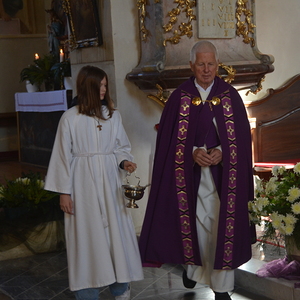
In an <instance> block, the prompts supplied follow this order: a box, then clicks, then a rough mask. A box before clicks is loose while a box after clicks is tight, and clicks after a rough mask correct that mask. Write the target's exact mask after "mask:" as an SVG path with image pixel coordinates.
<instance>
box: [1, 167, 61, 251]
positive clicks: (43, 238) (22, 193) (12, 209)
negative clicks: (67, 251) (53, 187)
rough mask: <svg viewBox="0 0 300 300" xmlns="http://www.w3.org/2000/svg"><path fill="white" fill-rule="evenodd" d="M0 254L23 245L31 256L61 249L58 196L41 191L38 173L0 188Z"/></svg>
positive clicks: (7, 183) (42, 183)
mask: <svg viewBox="0 0 300 300" xmlns="http://www.w3.org/2000/svg"><path fill="white" fill-rule="evenodd" d="M0 207H1V210H0V228H1V230H0V251H3V250H5V251H7V250H9V249H12V248H15V247H18V246H19V245H20V244H22V243H23V244H24V246H26V247H27V248H28V249H29V250H30V251H32V252H33V253H43V252H49V251H54V250H61V249H64V247H65V241H64V228H63V226H64V225H63V224H64V223H63V216H64V214H63V212H62V211H61V209H60V206H59V195H58V194H57V193H54V192H50V191H47V190H45V189H44V180H42V178H41V175H40V173H32V172H30V173H28V174H24V173H23V174H22V176H21V177H19V178H16V179H14V180H6V183H5V184H3V185H0Z"/></svg>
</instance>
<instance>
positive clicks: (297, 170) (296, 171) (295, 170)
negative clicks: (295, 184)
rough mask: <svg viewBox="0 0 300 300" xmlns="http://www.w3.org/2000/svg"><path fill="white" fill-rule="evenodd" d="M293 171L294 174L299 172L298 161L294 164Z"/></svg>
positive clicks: (299, 163)
mask: <svg viewBox="0 0 300 300" xmlns="http://www.w3.org/2000/svg"><path fill="white" fill-rule="evenodd" d="M294 172H295V173H296V174H300V162H298V163H297V164H296V165H295V166H294Z"/></svg>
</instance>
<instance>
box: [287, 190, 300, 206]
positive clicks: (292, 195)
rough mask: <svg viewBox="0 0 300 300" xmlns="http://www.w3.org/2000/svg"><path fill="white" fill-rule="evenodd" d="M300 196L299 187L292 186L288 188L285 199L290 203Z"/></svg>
mask: <svg viewBox="0 0 300 300" xmlns="http://www.w3.org/2000/svg"><path fill="white" fill-rule="evenodd" d="M299 197H300V189H298V188H297V187H295V186H293V187H291V188H290V189H289V196H288V197H287V200H288V201H289V202H291V203H293V202H294V201H295V200H297V199H298V198H299Z"/></svg>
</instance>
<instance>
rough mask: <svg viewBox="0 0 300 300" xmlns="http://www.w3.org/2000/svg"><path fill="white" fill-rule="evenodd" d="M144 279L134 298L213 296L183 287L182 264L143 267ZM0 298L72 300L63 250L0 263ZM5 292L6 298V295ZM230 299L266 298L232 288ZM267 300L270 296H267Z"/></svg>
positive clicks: (107, 299)
mask: <svg viewBox="0 0 300 300" xmlns="http://www.w3.org/2000/svg"><path fill="white" fill-rule="evenodd" d="M144 274H145V279H144V280H142V281H139V282H133V283H132V284H131V299H134V300H166V299H168V300H177V299H178V300H204V299H207V300H208V299H212V300H213V299H214V295H213V293H212V292H211V290H210V289H209V288H208V287H206V286H202V285H200V284H198V285H196V287H195V288H194V289H192V290H188V289H185V288H184V286H183V284H182V280H181V274H182V267H181V266H178V265H177V266H174V265H164V266H163V267H162V268H159V269H157V268H145V269H144ZM0 290H2V292H3V293H4V295H2V296H1V295H0V300H9V299H14V300H21V299H22V300H25V299H26V300H42V299H53V300H63V299H75V298H74V296H73V294H72V293H71V292H70V291H69V289H68V273H67V261H66V253H65V252H59V253H46V254H39V255H34V256H29V257H25V258H18V259H12V260H6V261H1V262H0ZM5 294H6V295H9V296H10V297H6V296H5ZM99 299H103V300H112V299H114V298H113V297H112V296H111V295H110V293H109V291H108V289H107V288H106V289H102V290H101V293H100V296H99ZM232 299H233V300H250V299H252V300H268V299H267V298H265V297H259V296H257V295H253V294H250V293H248V292H247V291H245V290H243V289H240V288H238V287H236V290H235V291H234V292H233V294H232ZM269 300H270V299H269Z"/></svg>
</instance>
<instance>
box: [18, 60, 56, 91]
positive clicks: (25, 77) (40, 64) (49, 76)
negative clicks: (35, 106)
mask: <svg viewBox="0 0 300 300" xmlns="http://www.w3.org/2000/svg"><path fill="white" fill-rule="evenodd" d="M56 62H57V58H56V57H55V56H54V55H52V54H48V55H44V57H43V58H38V59H35V60H34V64H33V65H29V66H28V67H26V68H24V69H23V70H22V71H21V73H20V81H21V82H23V81H29V82H30V83H31V84H32V85H34V84H36V85H37V87H38V90H39V91H41V90H42V89H41V86H42V84H43V83H44V84H45V90H46V91H51V90H53V88H54V83H55V78H54V71H53V70H52V67H53V65H54V64H55V63H56Z"/></svg>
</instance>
